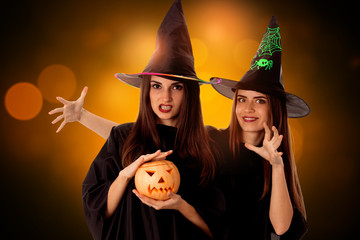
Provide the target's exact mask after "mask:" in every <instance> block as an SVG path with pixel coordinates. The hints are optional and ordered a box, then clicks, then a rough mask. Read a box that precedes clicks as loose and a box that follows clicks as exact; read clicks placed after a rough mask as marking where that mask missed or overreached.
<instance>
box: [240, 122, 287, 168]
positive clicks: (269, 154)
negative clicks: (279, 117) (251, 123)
mask: <svg viewBox="0 0 360 240" xmlns="http://www.w3.org/2000/svg"><path fill="white" fill-rule="evenodd" d="M263 126H264V129H265V136H264V140H263V145H262V147H256V146H254V145H252V144H249V143H245V147H246V148H248V149H249V150H251V151H254V152H256V153H257V154H259V155H260V156H261V157H263V158H264V159H266V160H268V161H269V162H270V164H271V165H272V166H274V165H283V160H282V157H281V156H282V154H283V153H282V152H278V151H277V149H278V148H279V147H280V145H281V141H282V139H283V135H279V132H278V130H277V129H276V127H274V126H273V127H272V132H273V137H271V135H272V132H271V130H270V128H269V127H268V126H267V125H266V123H264V124H263Z"/></svg>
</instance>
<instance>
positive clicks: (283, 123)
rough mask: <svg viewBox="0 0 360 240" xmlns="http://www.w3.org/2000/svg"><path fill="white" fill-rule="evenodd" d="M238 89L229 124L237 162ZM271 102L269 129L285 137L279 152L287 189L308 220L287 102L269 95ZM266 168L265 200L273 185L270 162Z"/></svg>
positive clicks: (230, 142)
mask: <svg viewBox="0 0 360 240" xmlns="http://www.w3.org/2000/svg"><path fill="white" fill-rule="evenodd" d="M237 92H238V89H237V90H236V91H235V95H234V96H235V97H234V102H233V106H232V113H231V120H230V124H229V132H230V134H229V148H230V151H231V153H232V156H233V159H234V160H235V159H236V157H237V156H239V154H241V153H239V152H238V149H240V145H241V141H242V140H241V137H240V136H241V127H240V125H239V123H238V120H237V117H236V113H235V110H236V104H237V101H236V99H237V98H236V96H237ZM267 97H268V99H269V101H270V114H271V115H270V117H271V118H270V119H271V120H270V123H269V128H271V127H272V126H275V127H276V128H277V130H278V131H279V134H281V135H283V140H282V142H281V145H280V147H279V149H278V151H279V152H283V155H282V158H283V162H284V170H285V177H286V183H287V187H288V189H289V193H290V198H291V201H292V203H293V204H294V205H295V207H296V208H297V209H299V211H300V212H301V213H302V215H303V216H304V217H305V218H306V211H305V204H304V199H303V195H302V191H301V187H300V182H299V178H298V175H297V170H296V164H295V159H294V155H293V151H292V147H291V133H290V128H289V123H288V117H287V111H286V102H285V101H283V100H280V98H278V97H275V96H271V95H267ZM263 163H264V164H263V167H264V189H263V194H262V196H261V198H260V200H261V199H263V198H264V197H265V196H266V194H267V193H268V192H269V191H270V185H271V165H270V163H269V162H268V161H266V160H264V161H263Z"/></svg>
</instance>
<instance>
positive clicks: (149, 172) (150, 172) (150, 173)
mask: <svg viewBox="0 0 360 240" xmlns="http://www.w3.org/2000/svg"><path fill="white" fill-rule="evenodd" d="M145 172H146V173H147V174H149V175H150V177H151V176H152V175H154V173H155V172H153V171H145Z"/></svg>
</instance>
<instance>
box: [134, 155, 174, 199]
mask: <svg viewBox="0 0 360 240" xmlns="http://www.w3.org/2000/svg"><path fill="white" fill-rule="evenodd" d="M135 186H136V189H137V190H138V192H139V193H141V194H142V195H145V196H148V197H150V198H154V199H158V200H166V199H168V198H169V197H168V196H167V192H168V191H171V192H173V193H177V191H178V189H179V186H180V173H179V170H178V169H177V167H176V166H175V164H174V163H172V162H170V161H167V160H159V161H153V162H147V163H144V164H143V165H141V166H140V167H139V169H138V170H137V171H136V174H135Z"/></svg>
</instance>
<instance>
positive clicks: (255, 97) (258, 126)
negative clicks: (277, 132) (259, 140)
mask: <svg viewBox="0 0 360 240" xmlns="http://www.w3.org/2000/svg"><path fill="white" fill-rule="evenodd" d="M235 112H236V118H237V120H238V122H239V125H240V127H241V129H242V133H243V134H244V135H246V134H252V135H253V136H258V137H261V136H263V134H264V126H263V123H264V122H265V123H268V122H269V120H270V103H269V99H268V97H267V95H265V94H263V93H260V92H256V91H250V90H242V89H239V90H238V91H237V94H236V108H235Z"/></svg>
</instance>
